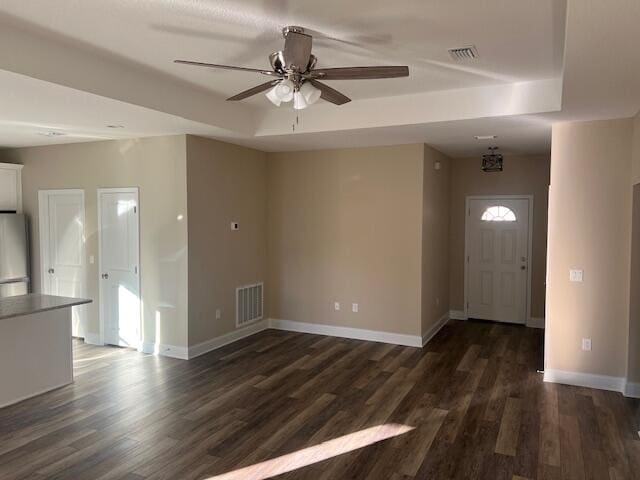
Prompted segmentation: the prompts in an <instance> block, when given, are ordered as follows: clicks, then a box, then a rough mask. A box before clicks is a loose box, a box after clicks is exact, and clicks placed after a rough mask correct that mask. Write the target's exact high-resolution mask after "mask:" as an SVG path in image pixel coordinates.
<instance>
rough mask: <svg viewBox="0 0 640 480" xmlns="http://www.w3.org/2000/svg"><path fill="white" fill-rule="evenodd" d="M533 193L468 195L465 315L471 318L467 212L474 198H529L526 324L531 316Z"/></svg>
mask: <svg viewBox="0 0 640 480" xmlns="http://www.w3.org/2000/svg"><path fill="white" fill-rule="evenodd" d="M533 199H534V198H533V195H468V196H467V197H466V198H465V202H464V315H465V317H466V318H469V308H468V304H469V262H468V260H467V259H468V258H469V250H470V240H469V225H468V223H469V215H468V214H467V212H468V211H469V208H470V202H471V201H472V200H498V201H499V200H528V201H529V232H528V235H527V236H528V238H527V242H528V245H527V252H528V253H527V255H528V262H527V289H526V291H527V315H526V317H527V318H526V319H525V320H526V324H528V323H529V321H530V318H531V271H532V270H533V262H532V255H533Z"/></svg>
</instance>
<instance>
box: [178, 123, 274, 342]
mask: <svg viewBox="0 0 640 480" xmlns="http://www.w3.org/2000/svg"><path fill="white" fill-rule="evenodd" d="M186 143H187V147H186V150H187V180H186V183H187V199H188V200H187V204H188V210H189V227H188V228H189V346H193V345H197V344H200V343H203V342H208V341H210V340H213V339H214V338H217V337H221V336H223V335H225V334H228V333H231V332H233V331H236V323H235V294H236V288H237V287H240V286H243V285H248V284H253V283H258V282H266V280H267V162H266V154H265V153H264V152H260V151H258V150H253V149H250V148H245V147H239V146H237V145H231V144H229V143H224V142H219V141H216V140H209V139H206V138H201V137H195V136H191V135H188V136H187V141H186ZM231 222H237V223H239V227H240V228H239V230H235V231H232V230H231ZM270 289H271V286H270V285H269V284H266V285H265V291H266V292H268V291H269V290H270ZM217 309H219V310H220V313H221V318H220V319H216V310H217ZM267 309H268V302H265V311H268V310H267Z"/></svg>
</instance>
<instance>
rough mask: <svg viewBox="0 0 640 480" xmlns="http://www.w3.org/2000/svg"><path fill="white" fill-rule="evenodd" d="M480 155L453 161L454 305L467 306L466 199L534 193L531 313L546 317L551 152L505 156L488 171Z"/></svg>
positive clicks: (452, 303) (451, 261)
mask: <svg viewBox="0 0 640 480" xmlns="http://www.w3.org/2000/svg"><path fill="white" fill-rule="evenodd" d="M480 166H481V159H480V158H479V157H473V158H465V159H455V160H453V161H452V164H451V224H450V226H451V246H450V249H451V250H450V263H449V266H450V284H451V287H450V289H451V295H450V305H451V309H452V310H464V242H465V214H464V209H465V199H466V197H467V196H470V195H533V197H534V198H533V232H532V233H533V248H532V253H533V258H532V259H531V263H530V264H531V267H532V272H531V282H532V285H531V316H532V317H538V318H541V317H544V310H545V306H544V304H545V274H546V246H547V189H548V186H549V168H550V159H549V157H548V156H510V155H507V156H505V159H504V171H502V172H499V173H498V172H494V173H485V172H483V171H482V170H480Z"/></svg>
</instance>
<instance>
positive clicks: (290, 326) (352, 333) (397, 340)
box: [269, 318, 422, 347]
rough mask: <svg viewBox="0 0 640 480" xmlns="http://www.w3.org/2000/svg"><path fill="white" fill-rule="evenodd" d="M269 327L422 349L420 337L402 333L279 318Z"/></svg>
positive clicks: (271, 322) (272, 321) (270, 321)
mask: <svg viewBox="0 0 640 480" xmlns="http://www.w3.org/2000/svg"><path fill="white" fill-rule="evenodd" d="M269 327H270V328H274V329H276V330H287V331H290V332H301V333H313V334H316V335H327V336H330V337H342V338H353V339H354V340H368V341H370V342H382V343H392V344H394V345H404V346H407V347H422V337H421V336H420V335H405V334H401V333H390V332H381V331H378V330H365V329H361V328H351V327H336V326H333V325H321V324H317V323H305V322H294V321H291V320H281V319H277V318H271V319H269Z"/></svg>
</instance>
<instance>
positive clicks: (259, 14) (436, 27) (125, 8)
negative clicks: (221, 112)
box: [0, 0, 564, 108]
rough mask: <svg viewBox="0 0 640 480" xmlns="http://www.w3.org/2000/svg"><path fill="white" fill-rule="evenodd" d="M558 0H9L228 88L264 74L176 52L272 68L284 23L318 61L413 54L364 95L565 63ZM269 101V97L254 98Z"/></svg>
mask: <svg viewBox="0 0 640 480" xmlns="http://www.w3.org/2000/svg"><path fill="white" fill-rule="evenodd" d="M561 4H562V2H559V1H557V0H536V1H520V2H513V0H483V1H482V2H473V1H467V2H459V1H451V0H429V1H425V0H403V1H402V2H401V8H399V4H398V3H397V2H390V1H388V0H358V1H348V2H345V1H344V0H323V1H317V0H313V1H310V0H304V1H300V0H242V1H238V0H200V1H193V0H167V1H151V0H147V1H135V2H132V1H131V0H111V1H109V2H93V1H72V0H58V1H55V2H52V1H51V0H29V1H28V2H25V1H24V0H3V2H2V5H1V6H0V12H1V13H3V14H4V15H5V17H8V18H10V19H12V21H13V22H15V23H21V24H22V26H23V27H24V28H25V29H26V30H28V31H33V32H43V31H46V35H47V36H49V37H50V38H52V39H54V40H56V39H58V40H59V39H60V38H67V39H72V40H73V41H74V42H78V43H79V44H84V45H86V46H90V47H93V48H99V49H100V50H102V51H103V52H104V53H105V54H108V55H112V56H114V57H119V58H121V59H124V60H126V61H129V62H135V63H139V64H140V65H142V66H145V67H148V68H152V69H154V70H157V71H158V72H162V73H163V74H167V75H171V76H173V77H176V78H179V79H181V80H183V81H185V82H190V83H194V84H197V85H199V86H201V87H203V88H206V89H208V90H210V91H211V92H212V93H214V94H215V95H217V96H219V97H220V98H226V97H229V96H231V95H233V94H235V93H237V92H238V91H240V90H244V89H246V88H250V87H252V86H254V85H256V84H258V83H262V82H263V81H264V78H263V77H260V76H258V75H255V74H252V73H240V72H230V71H213V70H210V69H200V68H195V67H189V66H184V65H177V64H174V63H172V61H173V59H176V58H186V59H193V60H198V61H205V62H211V63H224V64H232V65H239V66H249V67H254V68H267V67H269V62H268V55H269V54H270V53H271V52H273V51H275V50H280V49H281V48H282V46H283V41H284V40H283V38H282V36H281V33H280V30H281V28H282V27H283V26H285V25H301V26H303V27H306V28H308V29H310V30H311V31H312V32H314V36H315V42H314V54H315V55H316V56H317V57H318V59H319V61H318V66H324V67H327V66H351V65H369V64H372V65H396V64H401V65H405V64H406V65H409V66H410V69H411V77H410V78H409V79H389V80H382V81H375V82H362V81H360V82H357V83H356V82H341V85H340V87H341V88H342V89H343V90H344V92H345V93H346V94H347V95H351V96H352V97H353V98H354V99H362V98H375V97H387V96H389V95H402V94H407V93H416V92H425V91H437V90H448V89H454V88H465V87H471V86H481V85H487V84H495V83H507V82H513V81H523V80H534V79H547V78H555V77H557V76H559V75H560V72H561V68H562V40H563V37H564V15H563V9H562V8H558V5H561ZM468 44H475V45H476V46H477V48H478V50H479V52H480V55H481V58H480V59H479V60H478V61H477V62H474V64H473V65H471V66H466V67H465V66H459V65H457V64H455V63H454V62H452V60H451V59H450V58H449V56H448V53H447V49H448V48H452V47H457V46H461V45H468ZM253 101H254V102H255V103H256V104H259V105H261V106H263V107H264V108H271V107H270V104H269V103H268V101H267V100H266V99H265V98H264V97H263V96H259V97H256V98H255V99H254V100H253Z"/></svg>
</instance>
